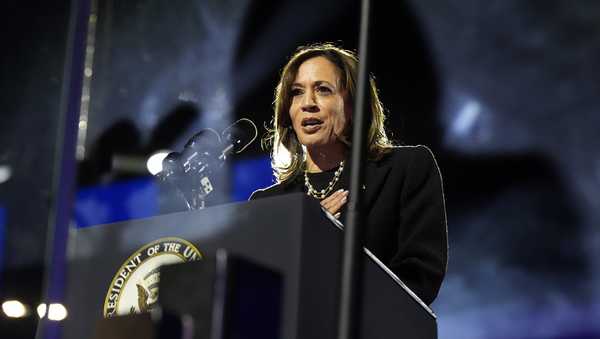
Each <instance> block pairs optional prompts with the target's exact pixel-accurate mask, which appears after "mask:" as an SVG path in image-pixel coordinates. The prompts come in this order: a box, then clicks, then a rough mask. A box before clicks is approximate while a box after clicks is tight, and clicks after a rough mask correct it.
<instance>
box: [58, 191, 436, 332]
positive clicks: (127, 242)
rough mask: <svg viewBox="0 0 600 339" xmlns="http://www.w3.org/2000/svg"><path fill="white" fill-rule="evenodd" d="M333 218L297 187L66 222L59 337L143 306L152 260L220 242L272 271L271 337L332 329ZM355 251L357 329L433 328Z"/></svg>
mask: <svg viewBox="0 0 600 339" xmlns="http://www.w3.org/2000/svg"><path fill="white" fill-rule="evenodd" d="M336 222H337V221H336V220H332V219H330V218H328V217H327V216H326V215H325V213H323V212H322V211H321V208H320V206H319V204H318V202H316V201H314V200H311V199H307V198H306V197H305V196H304V195H302V194H299V193H297V194H290V195H287V196H281V197H277V198H267V199H261V200H256V201H251V202H246V203H236V204H227V205H221V206H216V207H211V208H207V209H204V210H200V211H192V212H184V213H176V214H169V215H162V216H158V217H154V218H150V219H140V220H133V221H127V222H123V223H115V224H109V225H99V226H95V227H91V228H87V229H82V230H78V231H75V232H74V233H73V234H72V235H71V238H70V248H69V274H68V290H67V291H68V293H67V307H68V310H69V317H68V318H67V319H68V320H67V321H66V323H65V328H64V331H65V332H64V334H65V337H66V338H67V339H75V338H77V339H79V338H90V337H92V332H93V331H94V328H95V326H96V323H97V321H98V320H99V319H101V318H102V317H103V316H106V315H108V316H116V315H118V314H129V313H132V312H139V311H140V310H141V311H146V310H147V309H148V308H150V307H151V305H152V303H153V302H155V300H154V299H156V298H157V290H158V289H157V287H158V285H159V275H158V274H157V272H158V270H156V269H153V268H152V265H156V264H157V263H160V264H167V263H176V262H184V261H194V262H196V261H198V260H199V261H198V262H202V260H206V258H212V257H214V256H215V255H216V253H217V252H219V251H221V250H223V249H224V250H226V251H227V253H233V254H235V255H236V256H239V257H240V258H245V259H247V260H249V261H250V262H253V263H256V264H258V265H260V266H262V267H265V268H266V269H268V270H271V271H273V272H277V274H278V275H280V276H281V277H282V282H283V283H282V285H283V288H282V289H281V292H282V306H281V315H280V317H279V319H280V320H281V326H280V335H279V337H280V338H285V339H288V338H289V339H292V338H334V337H335V331H336V319H337V318H336V312H337V307H336V306H337V298H338V287H339V273H340V263H341V245H342V240H343V237H342V232H343V231H342V229H341V227H340V226H341V225H339V223H337V224H336ZM202 258H205V259H202ZM363 260H364V268H365V276H364V277H365V278H364V286H363V288H364V291H363V305H362V319H363V322H362V338H370V339H373V338H396V337H402V338H424V339H425V338H436V337H437V326H436V320H435V315H434V314H433V313H432V312H431V310H430V309H429V308H428V307H427V306H426V305H425V304H423V303H422V302H421V301H420V300H419V299H418V298H417V297H416V296H415V295H414V294H413V293H412V292H411V291H410V290H409V289H408V288H407V287H406V286H405V285H404V284H403V283H402V282H401V281H400V280H399V279H398V278H397V277H396V276H395V275H394V274H393V273H391V272H390V271H389V270H388V269H387V268H386V267H385V266H384V265H383V264H382V263H381V262H379V260H378V259H377V258H376V257H375V256H373V255H372V254H371V253H370V252H369V251H368V250H367V249H365V251H364V257H363ZM149 263H151V264H152V265H150V264H149ZM249 279H251V278H249ZM239 283H240V284H243V283H244V282H243V280H242V281H240V282H239ZM171 284H173V283H172V282H171ZM182 293H186V292H185V289H182ZM208 302H210V301H208ZM127 303H128V304H127ZM225 326H226V324H225Z"/></svg>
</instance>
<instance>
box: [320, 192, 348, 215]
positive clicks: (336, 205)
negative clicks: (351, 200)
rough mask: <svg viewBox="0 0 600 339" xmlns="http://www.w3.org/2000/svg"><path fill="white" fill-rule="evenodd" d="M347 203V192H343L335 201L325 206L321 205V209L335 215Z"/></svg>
mask: <svg viewBox="0 0 600 339" xmlns="http://www.w3.org/2000/svg"><path fill="white" fill-rule="evenodd" d="M347 201H348V191H344V192H343V193H341V194H339V195H338V197H336V199H334V200H332V201H331V202H329V203H328V204H326V205H323V207H325V208H326V209H327V210H328V211H329V213H331V214H335V213H336V212H338V211H339V210H340V208H342V206H344V204H346V202H347Z"/></svg>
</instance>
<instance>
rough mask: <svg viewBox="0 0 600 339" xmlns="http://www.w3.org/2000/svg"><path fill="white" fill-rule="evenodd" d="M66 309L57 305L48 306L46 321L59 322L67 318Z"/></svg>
mask: <svg viewBox="0 0 600 339" xmlns="http://www.w3.org/2000/svg"><path fill="white" fill-rule="evenodd" d="M67 315H68V313H67V309H66V308H65V307H64V306H63V305H62V304H58V303H54V304H50V306H49V307H48V319H49V320H53V321H61V320H64V319H65V318H66V317H67Z"/></svg>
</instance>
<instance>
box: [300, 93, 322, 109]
mask: <svg viewBox="0 0 600 339" xmlns="http://www.w3.org/2000/svg"><path fill="white" fill-rule="evenodd" d="M318 110H319V106H317V101H316V98H315V93H314V92H313V91H310V92H307V93H306V94H305V95H304V96H303V97H302V111H304V112H316V111H318Z"/></svg>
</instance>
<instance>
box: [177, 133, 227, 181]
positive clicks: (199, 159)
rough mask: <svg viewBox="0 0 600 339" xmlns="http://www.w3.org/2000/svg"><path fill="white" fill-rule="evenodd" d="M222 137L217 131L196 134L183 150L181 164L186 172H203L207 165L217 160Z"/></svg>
mask: <svg viewBox="0 0 600 339" xmlns="http://www.w3.org/2000/svg"><path fill="white" fill-rule="evenodd" d="M220 146H221V137H220V136H219V134H218V133H217V132H215V130H213V129H210V128H205V129H203V130H201V131H200V132H198V133H196V134H194V136H192V137H191V138H190V140H189V141H188V142H187V143H186V144H185V147H184V148H183V152H182V157H181V161H180V162H181V164H182V166H183V169H184V172H186V173H188V172H195V171H203V170H204V169H205V168H206V166H205V165H207V164H209V163H210V162H212V161H213V160H215V159H216V158H217V154H219V152H220Z"/></svg>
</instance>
